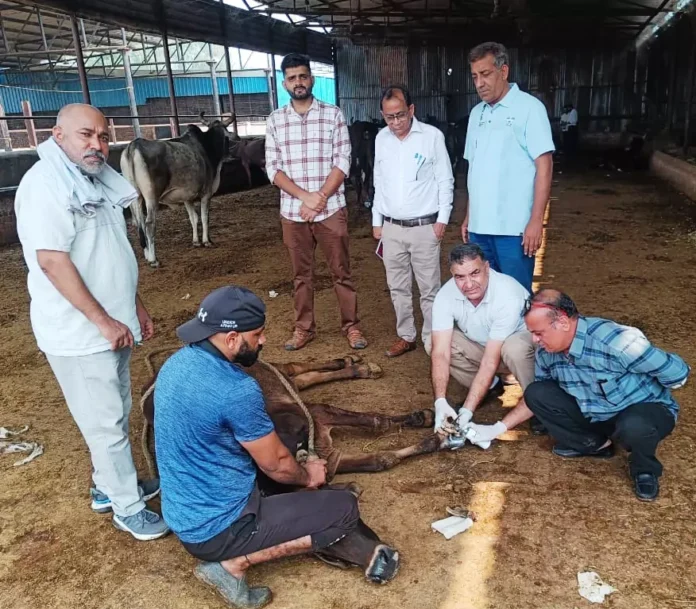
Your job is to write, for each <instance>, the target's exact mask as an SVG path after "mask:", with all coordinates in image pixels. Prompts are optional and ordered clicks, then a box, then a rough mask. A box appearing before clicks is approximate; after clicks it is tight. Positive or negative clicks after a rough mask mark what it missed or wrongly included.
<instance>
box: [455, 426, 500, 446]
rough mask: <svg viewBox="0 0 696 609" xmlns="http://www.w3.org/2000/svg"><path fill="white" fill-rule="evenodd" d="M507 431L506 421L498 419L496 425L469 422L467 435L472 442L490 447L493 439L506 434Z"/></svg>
mask: <svg viewBox="0 0 696 609" xmlns="http://www.w3.org/2000/svg"><path fill="white" fill-rule="evenodd" d="M506 431H507V426H506V425H505V423H503V422H502V421H498V422H497V423H496V424H495V425H478V424H476V423H469V425H468V426H467V430H466V432H465V433H466V437H467V438H468V439H469V441H470V442H471V443H472V444H476V445H477V446H481V448H488V446H490V443H491V442H492V441H493V440H495V439H496V438H497V437H498V436H499V435H501V434H504V433H505V432H506ZM472 432H473V434H472ZM486 445H487V446H486Z"/></svg>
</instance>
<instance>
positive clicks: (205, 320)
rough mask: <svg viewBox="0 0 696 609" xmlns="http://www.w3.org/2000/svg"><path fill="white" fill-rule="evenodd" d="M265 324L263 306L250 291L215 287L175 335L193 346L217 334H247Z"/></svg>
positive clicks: (231, 286)
mask: <svg viewBox="0 0 696 609" xmlns="http://www.w3.org/2000/svg"><path fill="white" fill-rule="evenodd" d="M265 323H266V305H265V304H264V303H263V301H262V300H261V299H260V298H259V297H258V296H257V295H256V294H254V293H253V292H252V291H251V290H247V289H246V288H242V287H239V286H235V285H230V286H225V287H224V288H218V289H217V290H215V291H214V292H211V293H210V294H208V295H207V296H206V297H205V298H204V299H203V302H201V306H200V307H199V309H198V313H196V316H195V317H194V318H193V319H191V320H189V321H187V322H186V323H185V324H182V325H180V326H179V327H178V328H177V329H176V335H177V336H178V337H179V338H180V339H181V340H182V341H183V342H185V343H197V342H199V341H201V340H205V339H206V338H210V337H211V336H213V334H218V333H220V332H249V331H250V330H256V329H257V328H260V327H261V326H263V325H265Z"/></svg>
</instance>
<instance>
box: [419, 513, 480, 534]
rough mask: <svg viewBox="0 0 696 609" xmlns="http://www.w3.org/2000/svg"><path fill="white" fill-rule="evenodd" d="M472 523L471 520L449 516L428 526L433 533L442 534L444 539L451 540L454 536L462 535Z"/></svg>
mask: <svg viewBox="0 0 696 609" xmlns="http://www.w3.org/2000/svg"><path fill="white" fill-rule="evenodd" d="M473 524H474V521H473V520H472V519H471V518H462V517H461V516H449V517H448V518H443V519H442V520H436V521H435V522H433V523H432V524H431V525H430V526H431V527H432V529H433V531H437V532H438V533H442V534H443V535H444V536H445V539H452V537H454V536H455V535H459V533H463V532H464V531H466V530H467V529H469V528H471V527H472V525H473Z"/></svg>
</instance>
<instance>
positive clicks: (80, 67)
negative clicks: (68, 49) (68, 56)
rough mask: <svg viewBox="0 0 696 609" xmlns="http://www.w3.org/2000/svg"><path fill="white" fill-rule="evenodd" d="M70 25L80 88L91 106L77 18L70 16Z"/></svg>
mask: <svg viewBox="0 0 696 609" xmlns="http://www.w3.org/2000/svg"><path fill="white" fill-rule="evenodd" d="M70 25H71V26H72V35H73V44H74V45H75V55H76V60H77V71H78V73H79V75H80V86H81V87H82V100H83V101H84V103H86V104H89V105H91V104H92V99H91V98H90V95H89V85H88V84H87V70H85V58H84V57H83V55H82V43H81V42H80V31H79V28H78V25H77V17H76V16H75V15H74V14H73V15H70Z"/></svg>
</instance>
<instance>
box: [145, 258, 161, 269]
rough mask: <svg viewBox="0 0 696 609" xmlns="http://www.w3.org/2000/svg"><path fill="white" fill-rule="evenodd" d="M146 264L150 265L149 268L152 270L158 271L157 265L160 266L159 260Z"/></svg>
mask: <svg viewBox="0 0 696 609" xmlns="http://www.w3.org/2000/svg"><path fill="white" fill-rule="evenodd" d="M148 264H149V265H150V268H152V269H158V268H159V265H160V263H159V260H155V261H154V262H148Z"/></svg>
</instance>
